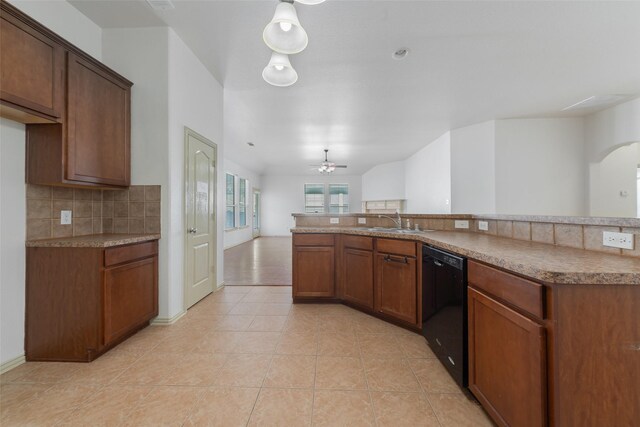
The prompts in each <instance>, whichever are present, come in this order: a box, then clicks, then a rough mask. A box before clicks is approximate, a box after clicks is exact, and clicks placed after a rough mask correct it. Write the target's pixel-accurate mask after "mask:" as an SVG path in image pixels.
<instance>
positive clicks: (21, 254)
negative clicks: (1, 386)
mask: <svg viewBox="0 0 640 427" xmlns="http://www.w3.org/2000/svg"><path fill="white" fill-rule="evenodd" d="M24 137H25V133H24V125H23V124H20V123H16V122H12V121H9V120H6V119H0V363H4V362H6V361H9V360H11V359H14V358H16V357H19V356H21V355H23V354H24V305H25V292H24V285H25V275H24V272H25V249H24V240H25V234H26V233H25V221H26V219H25V218H26V202H25V199H26V195H25V185H24V161H25V150H24Z"/></svg>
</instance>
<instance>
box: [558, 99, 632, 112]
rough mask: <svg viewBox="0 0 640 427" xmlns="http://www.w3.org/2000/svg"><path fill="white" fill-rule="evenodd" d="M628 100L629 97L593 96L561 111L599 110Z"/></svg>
mask: <svg viewBox="0 0 640 427" xmlns="http://www.w3.org/2000/svg"><path fill="white" fill-rule="evenodd" d="M628 98H630V96H629V95H593V96H590V97H588V98H585V99H583V100H582V101H578V102H576V103H575V104H571V105H569V106H568V107H565V108H563V109H562V111H573V110H599V109H603V108H606V107H609V106H611V105H614V104H618V103H620V102H622V101H624V100H625V99H628Z"/></svg>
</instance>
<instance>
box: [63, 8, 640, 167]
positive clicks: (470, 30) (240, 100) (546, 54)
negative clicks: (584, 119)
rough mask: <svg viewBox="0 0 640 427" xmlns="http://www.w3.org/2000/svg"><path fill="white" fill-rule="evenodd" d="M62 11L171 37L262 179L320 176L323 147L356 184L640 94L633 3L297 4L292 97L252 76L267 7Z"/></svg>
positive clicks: (236, 153) (261, 50) (256, 73)
mask: <svg viewBox="0 0 640 427" xmlns="http://www.w3.org/2000/svg"><path fill="white" fill-rule="evenodd" d="M71 3H72V4H73V5H74V6H75V7H76V8H78V9H79V10H80V11H81V12H83V13H84V14H85V15H87V16H88V17H89V18H91V19H92V20H93V21H95V22H96V23H97V24H98V25H100V26H101V27H103V28H112V27H140V26H158V25H169V26H171V27H172V28H173V29H174V30H175V31H176V33H177V34H178V35H179V36H180V37H181V38H182V39H183V40H184V41H185V43H186V44H187V45H188V46H190V48H191V49H192V50H193V51H194V53H195V54H196V55H197V56H198V57H199V58H200V59H201V61H202V62H203V63H204V64H205V66H206V67H207V68H208V69H209V70H210V71H211V72H212V74H213V75H214V76H215V77H216V78H217V79H218V80H219V81H220V82H221V83H222V84H223V85H224V88H225V118H224V120H225V155H226V156H227V157H229V158H230V159H232V160H234V161H236V162H238V163H241V164H243V165H245V166H247V167H251V168H253V169H254V170H256V171H258V172H262V173H286V174H290V173H317V172H315V171H314V170H312V169H311V168H310V167H309V165H310V164H312V163H317V162H320V160H321V159H322V156H323V152H322V150H323V148H329V149H330V152H329V155H330V158H331V159H332V160H334V161H335V162H337V163H346V164H348V165H349V168H348V169H346V171H341V172H339V173H351V174H353V173H355V174H360V173H362V172H364V171H366V170H367V169H369V168H370V167H372V166H374V165H376V164H379V163H384V162H389V161H394V160H400V159H404V158H407V157H408V156H410V155H411V154H413V153H414V152H416V151H417V150H419V149H420V148H421V147H423V146H424V145H425V144H427V143H429V142H431V141H432V140H434V139H435V138H437V137H438V136H439V135H441V134H442V133H444V132H446V131H447V130H449V129H452V128H456V127H461V126H465V125H469V124H473V123H477V122H481V121H485V120H490V119H494V118H509V117H552V116H562V115H566V113H562V111H561V110H562V108H564V107H566V106H568V105H571V104H573V103H575V102H577V101H580V100H582V99H584V98H587V97H589V96H592V95H602V94H626V95H635V96H637V94H639V93H640V43H639V42H638V41H639V40H640V25H638V22H640V2H609V1H603V2H581V1H567V2H557V1H541V2H525V1H510V2H504V1H500V2H490V1H473V2H459V1H440V2H437V1H402V0H391V1H367V0H360V1H348V0H328V1H326V2H325V3H322V4H320V5H316V6H305V5H302V4H296V8H297V10H298V15H299V18H300V21H301V23H302V25H303V27H304V28H305V29H306V31H307V33H308V34H309V39H310V41H309V46H308V48H307V49H306V50H305V51H304V52H302V53H301V54H299V55H295V56H292V57H291V62H292V64H293V66H294V67H295V68H296V70H297V71H298V74H299V76H300V78H299V80H298V82H297V83H296V84H295V85H294V86H292V87H289V88H276V87H272V86H269V85H268V84H267V83H265V82H264V81H263V80H262V77H261V72H262V69H263V68H264V66H265V65H266V64H267V62H268V60H269V57H270V51H269V49H268V48H267V47H266V46H265V44H264V43H263V41H262V30H263V28H264V26H265V25H266V24H267V23H268V22H269V21H270V19H271V17H272V16H273V12H274V10H275V6H276V5H277V1H276V0H260V1H242V0H233V1H216V0H213V1H190V0H174V4H175V9H173V10H169V11H166V12H158V11H155V10H153V9H151V8H150V7H149V6H148V4H147V3H146V2H145V1H137V0H136V1H127V0H125V1H103V0H75V1H74V0H72V1H71ZM400 47H408V48H409V49H410V54H409V55H408V56H407V58H406V59H405V60H402V61H396V60H394V59H392V53H393V52H394V51H395V50H396V49H398V48H400ZM573 114H576V113H573ZM247 142H253V143H254V144H255V147H253V148H251V147H249V146H248V145H247Z"/></svg>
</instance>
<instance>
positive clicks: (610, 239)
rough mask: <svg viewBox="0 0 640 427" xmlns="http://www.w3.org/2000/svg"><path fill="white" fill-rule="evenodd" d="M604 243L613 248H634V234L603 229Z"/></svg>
mask: <svg viewBox="0 0 640 427" xmlns="http://www.w3.org/2000/svg"><path fill="white" fill-rule="evenodd" d="M602 244H603V245H604V246H609V247H611V248H620V249H633V234H630V233H614V232H612V231H603V232H602Z"/></svg>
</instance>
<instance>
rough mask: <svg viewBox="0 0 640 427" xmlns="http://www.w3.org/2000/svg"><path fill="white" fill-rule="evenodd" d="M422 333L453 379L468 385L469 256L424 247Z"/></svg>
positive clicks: (461, 384)
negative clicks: (467, 258)
mask: <svg viewBox="0 0 640 427" xmlns="http://www.w3.org/2000/svg"><path fill="white" fill-rule="evenodd" d="M422 334H423V335H424V337H425V338H426V339H427V342H428V343H429V347H431V349H432V350H433V352H434V353H435V354H436V356H437V357H438V359H440V361H441V362H442V364H443V365H444V366H445V368H447V370H448V371H449V374H451V376H452V377H453V379H454V380H455V381H456V382H457V383H458V384H459V385H460V386H461V387H467V386H468V384H469V381H468V380H469V375H468V368H467V366H468V344H467V260H466V258H462V257H460V256H457V255H453V254H450V253H448V252H444V251H441V250H439V249H436V248H432V247H430V246H426V245H425V246H423V248H422Z"/></svg>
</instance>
